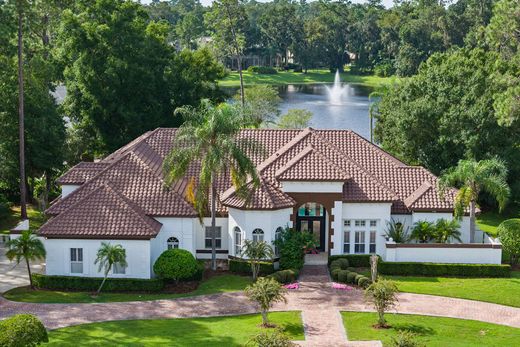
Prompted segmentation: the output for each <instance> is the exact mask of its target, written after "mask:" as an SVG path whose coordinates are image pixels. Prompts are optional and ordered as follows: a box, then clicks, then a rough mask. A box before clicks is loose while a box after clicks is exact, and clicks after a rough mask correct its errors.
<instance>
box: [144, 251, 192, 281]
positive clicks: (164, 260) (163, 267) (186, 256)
mask: <svg viewBox="0 0 520 347" xmlns="http://www.w3.org/2000/svg"><path fill="white" fill-rule="evenodd" d="M197 270H198V263H197V260H196V259H195V257H194V256H193V254H191V253H190V252H189V251H187V250H185V249H168V250H166V251H164V252H163V253H162V254H161V255H160V256H159V258H157V260H156V261H155V263H154V264H153V272H154V273H155V274H156V275H157V277H159V278H162V279H165V280H173V281H180V280H188V279H191V278H193V276H194V275H195V274H196V273H197Z"/></svg>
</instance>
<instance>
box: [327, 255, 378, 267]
mask: <svg viewBox="0 0 520 347" xmlns="http://www.w3.org/2000/svg"><path fill="white" fill-rule="evenodd" d="M370 256H371V254H342V255H331V256H330V257H329V264H331V263H332V262H333V261H334V260H336V259H347V260H348V262H349V265H350V266H352V267H370Z"/></svg>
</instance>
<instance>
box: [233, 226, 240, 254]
mask: <svg viewBox="0 0 520 347" xmlns="http://www.w3.org/2000/svg"><path fill="white" fill-rule="evenodd" d="M233 230H235V256H239V255H240V253H242V230H240V228H239V227H235V229H233Z"/></svg>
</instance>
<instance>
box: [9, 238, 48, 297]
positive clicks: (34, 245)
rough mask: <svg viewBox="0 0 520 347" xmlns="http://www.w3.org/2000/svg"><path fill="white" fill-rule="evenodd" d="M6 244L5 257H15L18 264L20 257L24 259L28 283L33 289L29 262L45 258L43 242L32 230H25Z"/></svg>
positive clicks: (11, 258) (10, 258)
mask: <svg viewBox="0 0 520 347" xmlns="http://www.w3.org/2000/svg"><path fill="white" fill-rule="evenodd" d="M6 246H7V248H8V250H7V252H6V254H5V255H6V256H7V259H9V260H13V259H15V260H16V264H20V262H21V261H22V259H25V264H26V265H27V273H28V274H29V283H30V285H31V289H34V285H33V281H32V276H31V266H30V264H29V262H30V261H35V260H43V259H45V254H46V252H45V247H44V246H43V243H42V242H41V241H40V240H39V239H38V238H37V237H36V235H34V234H33V233H32V231H30V230H25V231H23V232H22V235H20V237H18V238H15V239H11V240H9V241H7V243H6Z"/></svg>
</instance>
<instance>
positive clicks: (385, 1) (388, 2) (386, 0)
mask: <svg viewBox="0 0 520 347" xmlns="http://www.w3.org/2000/svg"><path fill="white" fill-rule="evenodd" d="M258 1H259V2H269V1H270V0H258ZM351 1H352V2H354V3H363V2H366V0H351ZM150 2H151V0H141V3H143V4H148V3H150ZM200 2H201V3H202V5H204V6H207V5H210V4H211V3H212V2H213V1H212V0H200ZM383 4H384V5H385V6H386V7H390V6H392V4H393V0H383Z"/></svg>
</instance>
